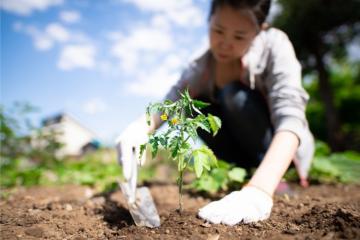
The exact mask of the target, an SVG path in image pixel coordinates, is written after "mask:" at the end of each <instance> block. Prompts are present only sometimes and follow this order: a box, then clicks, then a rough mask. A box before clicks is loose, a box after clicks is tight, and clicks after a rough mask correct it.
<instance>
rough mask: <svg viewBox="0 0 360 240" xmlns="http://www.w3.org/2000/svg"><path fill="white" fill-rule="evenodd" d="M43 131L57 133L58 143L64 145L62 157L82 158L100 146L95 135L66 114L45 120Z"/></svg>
mask: <svg viewBox="0 0 360 240" xmlns="http://www.w3.org/2000/svg"><path fill="white" fill-rule="evenodd" d="M42 131H44V132H54V133H56V134H55V138H56V141H58V142H60V143H62V144H63V145H64V146H63V147H62V148H61V150H60V152H59V153H58V154H59V155H60V156H80V155H83V154H85V153H87V152H90V151H94V150H96V149H98V148H99V146H100V144H99V142H98V141H97V140H96V135H95V133H93V132H92V131H91V130H90V129H88V128H86V127H84V125H83V124H81V123H80V122H79V121H78V120H77V119H75V118H74V117H73V116H70V115H69V114H66V113H60V114H57V115H55V116H52V117H48V118H45V119H44V120H43V121H42Z"/></svg>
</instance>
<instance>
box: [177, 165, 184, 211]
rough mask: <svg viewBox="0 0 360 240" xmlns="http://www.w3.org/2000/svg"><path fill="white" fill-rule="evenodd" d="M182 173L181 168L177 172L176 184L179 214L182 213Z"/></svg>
mask: <svg viewBox="0 0 360 240" xmlns="http://www.w3.org/2000/svg"><path fill="white" fill-rule="evenodd" d="M183 173H184V171H183V170H181V171H180V172H179V180H178V186H179V212H180V214H181V213H182V210H183V201H182V189H183Z"/></svg>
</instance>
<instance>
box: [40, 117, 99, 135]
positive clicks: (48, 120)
mask: <svg viewBox="0 0 360 240" xmlns="http://www.w3.org/2000/svg"><path fill="white" fill-rule="evenodd" d="M66 118H67V119H69V120H70V121H72V122H73V123H75V124H76V125H78V126H79V127H81V128H82V129H84V130H85V131H87V132H89V133H90V134H92V135H93V136H94V138H95V137H96V136H97V135H96V134H95V133H94V132H93V131H92V130H90V129H89V128H87V127H85V126H84V125H83V124H82V123H81V122H80V121H79V120H78V119H77V118H75V117H74V116H72V115H70V114H69V113H57V114H55V115H53V116H50V117H46V118H44V119H43V120H42V126H43V127H48V126H51V125H54V124H57V123H61V122H62V121H64V120H65V119H66Z"/></svg>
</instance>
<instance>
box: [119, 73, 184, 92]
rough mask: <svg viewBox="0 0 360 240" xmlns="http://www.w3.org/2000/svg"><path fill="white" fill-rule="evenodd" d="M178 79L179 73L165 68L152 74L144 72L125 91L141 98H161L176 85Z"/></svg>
mask: <svg viewBox="0 0 360 240" xmlns="http://www.w3.org/2000/svg"><path fill="white" fill-rule="evenodd" d="M178 77H179V74H178V73H176V72H171V71H168V70H167V69H164V68H158V69H156V70H155V71H154V72H150V73H146V72H142V73H140V74H139V75H138V76H137V79H134V81H132V82H130V83H129V84H128V85H127V86H126V87H125V91H126V92H128V93H130V94H136V95H139V96H145V97H156V98H161V97H163V96H164V94H166V92H167V91H168V90H169V89H170V87H171V86H172V85H174V83H176V80H177V79H178Z"/></svg>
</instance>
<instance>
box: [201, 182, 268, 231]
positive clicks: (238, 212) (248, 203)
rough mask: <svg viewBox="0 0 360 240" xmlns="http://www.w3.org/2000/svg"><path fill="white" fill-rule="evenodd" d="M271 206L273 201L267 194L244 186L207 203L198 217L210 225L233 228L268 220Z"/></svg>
mask: <svg viewBox="0 0 360 240" xmlns="http://www.w3.org/2000/svg"><path fill="white" fill-rule="evenodd" d="M272 206H273V200H272V198H271V197H270V196H269V195H268V194H266V193H265V192H263V191H261V190H259V189H258V188H256V187H252V186H246V187H244V188H243V189H241V191H234V192H232V193H230V194H228V195H227V196H225V197H224V198H222V199H221V200H218V201H214V202H211V203H209V204H208V205H206V206H205V207H203V208H201V209H200V210H199V213H198V215H199V217H201V218H203V219H205V220H207V221H209V222H211V223H215V224H219V223H223V224H226V225H230V226H233V225H235V224H237V223H240V222H244V223H250V222H257V221H260V220H265V219H267V218H269V216H270V213H271V208H272Z"/></svg>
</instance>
